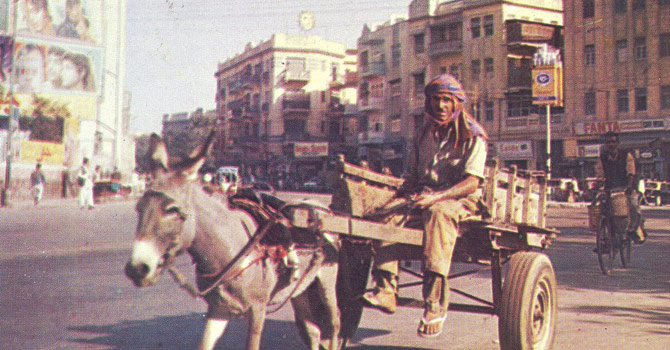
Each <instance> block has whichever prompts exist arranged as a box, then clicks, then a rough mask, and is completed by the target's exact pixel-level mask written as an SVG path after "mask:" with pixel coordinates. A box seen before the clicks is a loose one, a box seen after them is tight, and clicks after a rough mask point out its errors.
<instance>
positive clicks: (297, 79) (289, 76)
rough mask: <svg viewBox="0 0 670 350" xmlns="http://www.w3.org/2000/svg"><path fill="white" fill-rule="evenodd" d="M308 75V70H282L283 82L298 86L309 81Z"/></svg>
mask: <svg viewBox="0 0 670 350" xmlns="http://www.w3.org/2000/svg"><path fill="white" fill-rule="evenodd" d="M310 76H311V75H310V73H309V71H308V70H286V71H285V72H284V84H286V85H289V86H292V87H294V88H300V87H302V86H305V84H307V83H308V82H309V79H310Z"/></svg>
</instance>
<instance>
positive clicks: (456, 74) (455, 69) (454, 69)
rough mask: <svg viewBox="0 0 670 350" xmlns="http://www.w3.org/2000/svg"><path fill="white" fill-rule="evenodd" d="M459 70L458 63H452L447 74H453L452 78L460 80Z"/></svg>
mask: <svg viewBox="0 0 670 350" xmlns="http://www.w3.org/2000/svg"><path fill="white" fill-rule="evenodd" d="M460 71H461V69H460V67H459V66H458V64H452V65H451V66H449V74H451V75H453V76H454V78H456V79H457V80H461V77H460V74H461V73H460Z"/></svg>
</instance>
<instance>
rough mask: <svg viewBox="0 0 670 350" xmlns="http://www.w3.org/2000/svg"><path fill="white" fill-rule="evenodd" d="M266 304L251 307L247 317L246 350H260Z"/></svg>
mask: <svg viewBox="0 0 670 350" xmlns="http://www.w3.org/2000/svg"><path fill="white" fill-rule="evenodd" d="M265 311H266V302H263V303H262V305H258V306H252V307H251V310H250V311H249V315H248V324H249V327H248V328H249V330H248V331H247V350H260V348H261V335H263V326H264V325H265Z"/></svg>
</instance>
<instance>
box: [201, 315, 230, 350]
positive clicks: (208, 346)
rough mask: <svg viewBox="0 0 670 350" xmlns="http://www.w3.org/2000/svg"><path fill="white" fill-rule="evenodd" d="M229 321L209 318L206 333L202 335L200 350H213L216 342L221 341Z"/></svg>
mask: <svg viewBox="0 0 670 350" xmlns="http://www.w3.org/2000/svg"><path fill="white" fill-rule="evenodd" d="M227 325H228V320H221V319H215V318H208V319H207V324H205V331H204V332H203V333H202V341H201V342H200V347H198V350H212V349H214V345H216V341H217V340H219V338H220V337H221V334H223V331H225V330H226V326H227Z"/></svg>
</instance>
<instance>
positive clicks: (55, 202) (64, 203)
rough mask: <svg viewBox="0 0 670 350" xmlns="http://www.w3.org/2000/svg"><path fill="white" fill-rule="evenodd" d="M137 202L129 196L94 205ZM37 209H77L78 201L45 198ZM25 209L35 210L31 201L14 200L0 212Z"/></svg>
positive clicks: (76, 199) (71, 198) (106, 200)
mask: <svg viewBox="0 0 670 350" xmlns="http://www.w3.org/2000/svg"><path fill="white" fill-rule="evenodd" d="M134 200H137V198H136V197H133V196H129V197H118V198H108V199H105V200H104V201H103V202H101V203H96V205H105V204H108V203H118V202H126V201H134ZM37 207H38V208H70V207H72V208H78V207H79V199H78V198H77V197H70V198H45V199H42V201H41V202H40V204H39V205H38V206H37ZM27 208H35V205H34V204H33V201H32V200H29V199H23V200H15V201H12V200H10V201H8V204H7V206H6V207H0V210H2V209H27Z"/></svg>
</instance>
